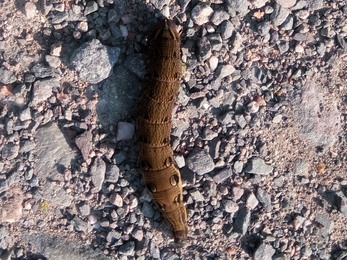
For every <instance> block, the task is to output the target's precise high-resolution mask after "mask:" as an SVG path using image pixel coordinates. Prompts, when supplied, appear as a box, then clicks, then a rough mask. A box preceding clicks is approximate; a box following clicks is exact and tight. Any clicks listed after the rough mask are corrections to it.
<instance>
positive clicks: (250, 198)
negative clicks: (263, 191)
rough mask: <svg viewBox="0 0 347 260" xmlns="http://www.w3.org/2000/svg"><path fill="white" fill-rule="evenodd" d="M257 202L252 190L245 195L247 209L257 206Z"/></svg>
mask: <svg viewBox="0 0 347 260" xmlns="http://www.w3.org/2000/svg"><path fill="white" fill-rule="evenodd" d="M258 203H259V201H258V200H257V198H256V196H255V195H254V193H253V192H251V193H250V194H249V195H248V197H247V200H246V206H247V207H248V208H249V209H251V210H253V209H255V207H256V206H258Z"/></svg>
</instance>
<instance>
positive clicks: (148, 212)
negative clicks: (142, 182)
mask: <svg viewBox="0 0 347 260" xmlns="http://www.w3.org/2000/svg"><path fill="white" fill-rule="evenodd" d="M141 211H142V214H143V215H144V216H145V217H146V218H153V216H154V210H153V207H152V205H151V204H150V203H148V202H146V201H145V202H143V205H142V209H141Z"/></svg>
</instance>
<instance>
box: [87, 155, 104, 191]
mask: <svg viewBox="0 0 347 260" xmlns="http://www.w3.org/2000/svg"><path fill="white" fill-rule="evenodd" d="M105 172H106V163H105V162H104V160H103V159H101V158H100V157H96V158H95V159H94V161H93V163H92V165H91V166H90V170H89V174H90V175H91V176H92V182H93V184H94V187H95V190H96V191H100V190H101V188H102V184H103V183H104V180H105Z"/></svg>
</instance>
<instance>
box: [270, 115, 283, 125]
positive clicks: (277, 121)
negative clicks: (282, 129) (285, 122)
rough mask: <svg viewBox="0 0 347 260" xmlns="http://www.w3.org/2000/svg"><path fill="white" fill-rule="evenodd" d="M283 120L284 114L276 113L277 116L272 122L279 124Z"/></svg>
mask: <svg viewBox="0 0 347 260" xmlns="http://www.w3.org/2000/svg"><path fill="white" fill-rule="evenodd" d="M281 121H282V115H275V117H274V118H273V119H272V123H274V124H279V123H280V122H281Z"/></svg>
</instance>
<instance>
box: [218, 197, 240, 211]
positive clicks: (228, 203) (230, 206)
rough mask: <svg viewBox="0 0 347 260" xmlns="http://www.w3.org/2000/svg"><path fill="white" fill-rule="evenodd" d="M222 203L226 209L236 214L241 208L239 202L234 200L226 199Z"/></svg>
mask: <svg viewBox="0 0 347 260" xmlns="http://www.w3.org/2000/svg"><path fill="white" fill-rule="evenodd" d="M222 205H223V207H224V211H225V212H228V213H231V214H235V213H236V212H237V211H238V210H239V206H238V205H237V203H236V202H234V201H232V200H228V199H224V200H223V201H222Z"/></svg>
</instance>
